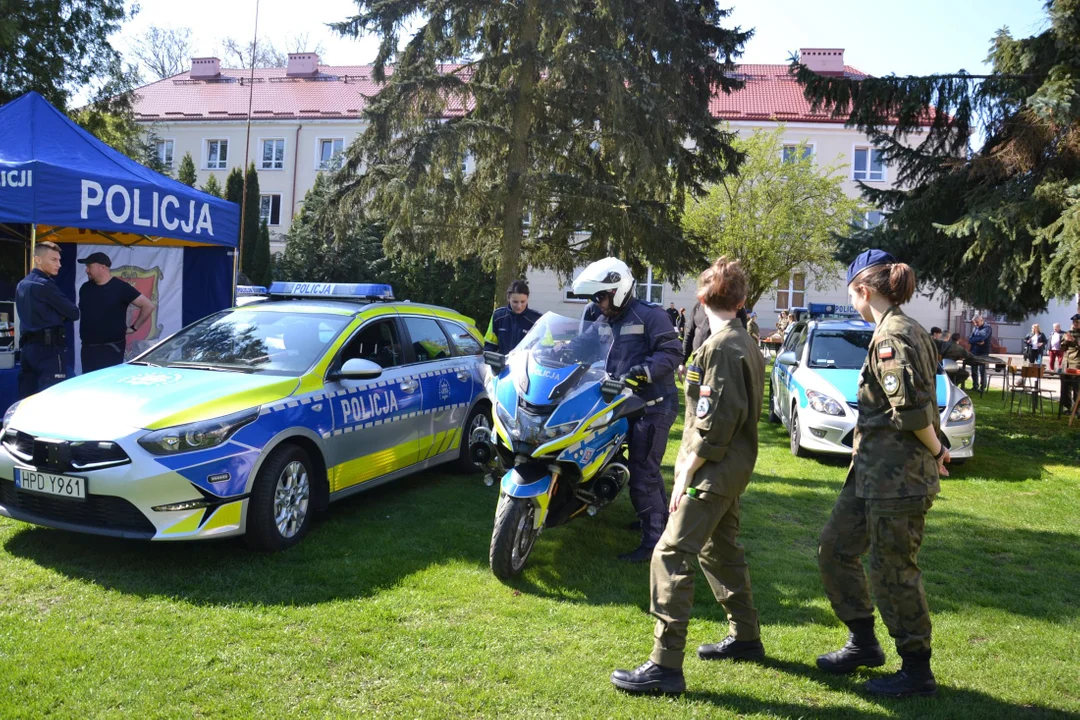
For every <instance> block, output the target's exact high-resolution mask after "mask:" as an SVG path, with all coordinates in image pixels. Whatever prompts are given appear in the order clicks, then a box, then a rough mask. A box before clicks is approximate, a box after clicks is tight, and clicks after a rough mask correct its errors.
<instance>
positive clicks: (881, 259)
mask: <svg viewBox="0 0 1080 720" xmlns="http://www.w3.org/2000/svg"><path fill="white" fill-rule="evenodd" d="M894 262H896V258H894V257H893V256H892V255H890V254H889V253H887V252H885V251H884V250H867V251H866V252H864V253H862V254H860V255H859V256H858V257H857V258H855V260H854V262H852V263H851V264H850V265H848V269H847V284H848V285H850V284H851V281H852V280H854V279H855V277H856V276H857V275H858V274H859V273H861V272H862V271H863V270H866V269H867V268H872V267H874V266H875V265H889V264H891V263H894Z"/></svg>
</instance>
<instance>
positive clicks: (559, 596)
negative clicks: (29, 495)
mask: <svg viewBox="0 0 1080 720" xmlns="http://www.w3.org/2000/svg"><path fill="white" fill-rule="evenodd" d="M977 405H978V412H979V419H978V425H979V435H978V439H977V447H976V452H977V457H976V459H975V460H973V461H971V462H969V463H968V464H967V465H965V466H964V467H962V468H956V469H955V470H954V473H953V476H952V477H951V478H949V479H947V480H945V481H944V482H943V489H942V493H941V495H940V496H939V498H938V501H937V503H936V504H935V506H934V509H933V510H932V511H931V514H930V516H929V519H928V522H927V537H926V541H925V544H924V546H923V552H922V555H921V564H922V566H923V568H924V571H925V575H924V577H925V581H926V591H927V595H928V597H929V602H930V607H931V610H932V613H933V621H934V669H935V672H936V674H937V678H938V682H939V684H940V685H941V691H940V693H939V696H938V697H937V698H935V699H931V700H915V701H890V700H878V699H873V698H870V697H868V696H866V695H864V694H863V693H862V692H861V685H862V683H863V682H864V681H865V679H866V678H867V677H872V676H874V675H876V674H879V673H882V672H891V671H892V670H893V669H895V668H896V667H897V665H898V660H897V658H896V656H895V653H894V652H893V651H892V649H891V647H887V650H888V654H889V662H888V664H887V665H886V666H885V667H884V668H881V669H880V671H871V672H867V673H862V674H858V675H855V676H853V677H848V678H833V677H826V676H824V675H822V674H820V673H819V672H817V671H816V669H815V667H814V664H813V663H814V657H815V656H816V655H817V654H818V653H821V652H824V651H827V650H831V649H834V648H835V647H837V646H839V644H841V643H842V642H843V640H844V638H845V631H844V629H843V627H842V626H841V625H840V623H839V622H838V621H837V620H836V619H835V618H834V616H833V615H832V612H831V610H830V609H829V606H828V603H827V602H826V600H825V598H824V595H823V593H822V589H821V584H820V581H819V579H818V574H817V564H816V560H815V546H816V541H817V536H818V533H819V531H820V529H821V527H822V525H823V524H824V522H825V519H826V517H827V515H828V513H829V510H830V509H831V506H832V502H833V499H834V497H835V495H836V493H837V491H838V490H839V488H840V485H841V483H842V482H843V478H844V474H845V469H846V468H845V464H844V462H843V461H842V460H839V461H838V460H829V459H823V460H819V459H809V460H796V459H795V458H793V457H791V456H790V454H789V453H788V450H787V443H786V435H785V434H784V433H783V431H782V429H781V428H780V427H779V426H772V425H767V424H766V423H765V422H764V419H763V421H762V426H761V429H762V436H761V443H762V451H761V455H760V458H759V460H758V465H757V473H756V475H755V478H754V480H753V481H752V482H751V484H750V488H749V490H748V491H747V493H746V495H745V496H744V502H743V518H742V527H743V542H744V545H745V546H746V548H747V552H748V556H749V560H750V566H751V575H752V578H753V582H754V590H755V596H756V601H757V604H758V608H759V611H760V614H761V620H762V623H763V626H762V639H763V641H764V643H765V645H766V649H767V652H768V655H769V659H768V661H767V662H765V663H764V664H762V665H751V664H740V665H727V664H716V663H708V664H707V663H703V662H700V661H698V660H697V659H696V658H694V657H690V658H688V659H687V663H686V673H687V684H688V687H689V691H688V692H687V693H686V695H684V696H683V697H681V698H678V699H670V698H649V697H645V698H641V697H631V696H628V695H624V694H621V693H619V692H617V691H615V690H614V689H613V688H612V687H611V685H610V684H609V682H608V675H609V673H610V672H611V670H612V669H614V668H617V667H632V666H634V665H636V664H638V663H639V662H641V661H642V660H644V659H645V657H646V656H647V654H648V652H649V650H650V648H651V643H652V620H651V618H650V617H649V616H648V614H647V610H648V569H647V567H645V566H627V565H623V564H620V563H618V562H616V561H615V555H616V554H617V553H619V552H622V551H625V550H627V549H629V548H630V547H632V546H633V545H634V543H635V540H636V538H635V536H634V535H633V534H632V533H631V532H629V531H628V530H626V529H625V526H626V524H627V523H628V522H629V521H630V520H631V519H632V518H633V513H632V510H631V509H630V504H629V501H628V500H627V499H626V498H625V497H622V498H620V499H619V501H618V502H617V503H615V504H614V505H613V506H611V507H609V508H607V509H606V510H605V511H604V512H602V513H601V514H600V515H598V516H597V517H595V518H587V517H586V518H582V519H581V520H579V521H575V522H573V523H571V524H569V525H567V526H564V527H560V528H555V529H553V530H551V531H550V532H547V533H545V534H544V535H542V536H541V538H540V540H539V542H538V545H537V548H536V551H535V552H534V555H533V557H532V558H531V560H530V564H529V566H528V568H527V569H526V572H525V573H524V576H523V578H522V579H521V580H520V581H519V582H517V583H514V584H513V585H511V586H507V585H503V584H501V583H499V582H498V581H496V580H495V579H494V578H493V577H492V575H491V573H490V572H489V570H488V568H487V549H488V541H489V538H490V533H491V524H492V518H493V514H494V507H495V502H496V488H488V487H485V486H484V485H483V484H482V483H480V482H479V480H477V479H473V478H462V477H455V476H450V475H446V474H442V473H427V474H423V475H420V476H417V477H414V478H411V479H408V480H405V481H403V482H400V483H397V484H396V485H392V486H389V487H384V488H381V489H378V490H375V491H372V492H371V493H368V494H364V495H361V496H357V497H355V498H353V499H351V500H348V501H345V502H343V503H339V504H337V505H335V506H333V507H332V508H331V510H330V512H329V513H328V514H327V516H326V517H324V518H323V519H322V521H321V522H320V523H319V524H318V525H317V526H316V527H315V528H314V530H313V532H312V533H311V535H310V536H309V537H308V538H307V539H306V540H305V541H304V542H303V543H302V544H301V545H300V546H299V547H297V548H295V549H294V550H292V551H290V552H287V553H282V554H277V555H260V554H253V553H251V552H249V551H247V550H245V549H244V548H243V546H242V545H241V544H240V543H238V542H218V543H207V544H144V543H135V542H127V541H120V540H111V539H103V538H95V537H89V536H82V535H75V534H69V533H64V532H59V531H54V530H47V529H41V528H35V527H32V526H29V525H25V524H22V523H17V522H13V521H10V520H3V521H2V522H0V690H2V692H0V717H5V718H7V717H40V716H44V715H56V716H61V717H135V716H137V717H189V716H190V717H215V718H216V717H251V716H260V717H288V716H298V715H304V716H360V715H363V716H398V717H448V716H466V717H489V716H528V717H545V718H546V717H618V718H623V717H641V718H653V717H657V716H663V717H676V716H680V717H681V716H686V717H839V718H863V717H866V718H870V717H940V718H954V717H962V718H964V719H965V720H969V719H971V718H1012V717H1021V718H1028V717H1031V718H1036V717H1080V650H1078V646H1080V617H1078V616H1080V597H1078V596H1080V489H1078V486H1080V468H1078V465H1080V462H1078V461H1080V428H1073V429H1072V431H1071V432H1070V431H1069V430H1068V429H1067V428H1066V427H1065V424H1064V423H1063V422H1056V421H1054V420H1051V419H1042V418H1035V419H1034V420H1032V419H1029V418H1028V417H1027V416H1025V417H1024V419H1023V420H1020V421H1018V420H1016V419H1014V418H1008V417H1006V415H1005V413H1004V412H1003V411H1002V410H1001V404H1000V402H999V401H998V400H997V396H996V395H995V396H993V397H991V398H986V399H983V400H979V401H977ZM679 431H680V425H677V426H676V428H675V431H674V432H673V437H672V441H671V443H670V445H669V450H668V454H667V458H666V461H667V467H666V468H665V472H666V474H667V477H668V481H669V482H670V480H671V463H672V462H673V460H674V453H675V450H676V448H677V445H678V438H679ZM699 579H700V576H699ZM700 580H701V581H700V582H699V583H698V585H697V589H696V608H695V611H694V620H693V622H692V623H691V625H690V643H691V645H692V646H696V645H697V644H699V643H701V642H712V641H716V640H717V639H719V638H720V637H722V636H723V635H724V634H725V632H726V621H725V618H724V614H723V611H722V610H721V609H720V607H719V606H718V605H717V604H716V602H715V601H714V600H713V598H712V596H711V594H710V592H709V590H708V587H707V585H706V583H705V582H704V581H703V579H700ZM879 629H880V624H879ZM882 639H884V640H887V638H885V637H884V634H883V633H882Z"/></svg>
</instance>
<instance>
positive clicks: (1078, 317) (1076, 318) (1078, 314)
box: [1069, 313, 1080, 322]
mask: <svg viewBox="0 0 1080 720" xmlns="http://www.w3.org/2000/svg"><path fill="white" fill-rule="evenodd" d="M1069 319H1070V320H1072V321H1073V322H1076V321H1077V320H1080V313H1076V314H1075V315H1073V316H1072V317H1071V318H1069Z"/></svg>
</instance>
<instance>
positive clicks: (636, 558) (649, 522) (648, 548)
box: [619, 513, 667, 563]
mask: <svg viewBox="0 0 1080 720" xmlns="http://www.w3.org/2000/svg"><path fill="white" fill-rule="evenodd" d="M639 517H640V518H641V544H640V545H638V547H637V549H635V550H631V551H630V552H628V553H623V554H622V555H620V556H619V559H620V560H622V561H623V562H629V563H645V562H649V561H650V560H652V554H653V548H655V547H656V543H658V542H659V541H660V536H661V535H663V534H664V525H665V524H667V515H665V514H663V513H648V514H645V515H639Z"/></svg>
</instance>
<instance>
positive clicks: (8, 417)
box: [3, 400, 22, 430]
mask: <svg viewBox="0 0 1080 720" xmlns="http://www.w3.org/2000/svg"><path fill="white" fill-rule="evenodd" d="M21 402H22V400H16V401H15V402H13V403H11V405H10V406H9V407H8V409H7V412H6V413H4V425H3V429H4V430H7V426H8V423H9V422H11V416H12V415H14V414H15V410H16V408H18V407H19V403H21Z"/></svg>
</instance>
